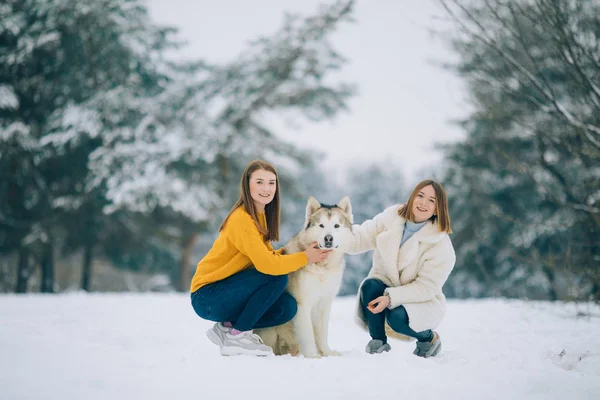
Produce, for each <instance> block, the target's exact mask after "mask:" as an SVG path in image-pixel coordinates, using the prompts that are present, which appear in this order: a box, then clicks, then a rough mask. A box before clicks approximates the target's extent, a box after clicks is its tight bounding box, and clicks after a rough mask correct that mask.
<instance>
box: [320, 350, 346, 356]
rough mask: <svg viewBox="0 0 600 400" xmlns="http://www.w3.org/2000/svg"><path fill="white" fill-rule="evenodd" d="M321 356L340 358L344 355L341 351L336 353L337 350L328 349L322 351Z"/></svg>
mask: <svg viewBox="0 0 600 400" xmlns="http://www.w3.org/2000/svg"><path fill="white" fill-rule="evenodd" d="M321 355H322V356H323V357H339V356H341V355H342V353H340V352H339V351H336V350H331V349H327V350H322V351H321Z"/></svg>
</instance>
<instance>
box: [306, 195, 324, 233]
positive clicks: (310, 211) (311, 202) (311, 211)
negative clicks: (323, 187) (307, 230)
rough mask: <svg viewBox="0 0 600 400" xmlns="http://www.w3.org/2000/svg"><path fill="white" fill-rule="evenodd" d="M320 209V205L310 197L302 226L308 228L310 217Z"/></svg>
mask: <svg viewBox="0 0 600 400" xmlns="http://www.w3.org/2000/svg"><path fill="white" fill-rule="evenodd" d="M319 207H321V203H319V201H318V200H317V199H315V198H314V197H312V196H310V197H309V198H308V201H307V202H306V218H305V219H304V226H308V223H309V221H310V217H311V215H313V214H314V213H315V211H317V209H318V208H319Z"/></svg>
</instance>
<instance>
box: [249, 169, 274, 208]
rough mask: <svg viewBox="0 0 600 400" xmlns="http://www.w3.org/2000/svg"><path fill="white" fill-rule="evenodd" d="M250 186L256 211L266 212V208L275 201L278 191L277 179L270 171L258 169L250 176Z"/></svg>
mask: <svg viewBox="0 0 600 400" xmlns="http://www.w3.org/2000/svg"><path fill="white" fill-rule="evenodd" d="M249 184H250V196H251V197H252V201H254V205H255V206H256V211H258V212H264V211H265V206H266V205H267V204H269V203H270V202H271V201H273V197H274V196H275V192H276V191H277V177H276V176H275V174H274V173H272V172H270V171H267V170H264V169H258V170H256V171H254V172H253V173H252V174H251V175H250V182H249Z"/></svg>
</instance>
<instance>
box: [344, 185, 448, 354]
mask: <svg viewBox="0 0 600 400" xmlns="http://www.w3.org/2000/svg"><path fill="white" fill-rule="evenodd" d="M451 232H452V230H451V228H450V216H449V215H448V200H447V197H446V192H445V191H444V188H443V187H442V185H441V184H439V183H437V182H435V181H433V180H424V181H422V182H420V183H419V184H418V185H417V186H416V187H415V188H414V190H413V192H412V194H411V195H410V197H409V199H408V202H407V203H406V204H397V205H393V206H391V207H389V208H387V209H385V210H384V211H383V212H381V213H380V214H378V215H376V216H375V217H373V219H370V220H367V221H365V222H364V223H363V224H361V225H354V226H353V235H354V241H353V245H352V248H351V250H350V251H349V252H350V253H352V254H356V253H362V252H365V251H368V250H374V252H373V266H372V268H371V270H370V272H369V274H368V276H367V278H366V279H365V280H364V281H363V282H362V283H361V285H360V288H359V291H358V298H357V308H356V318H355V319H356V321H357V322H358V323H359V324H360V325H361V326H363V327H365V328H367V329H368V331H369V335H370V336H371V340H370V341H369V342H368V344H367V346H366V352H367V353H370V354H376V353H382V352H385V351H389V350H391V346H390V344H389V343H388V340H387V339H388V338H387V334H386V324H387V325H388V327H389V328H391V329H392V330H393V331H395V332H397V333H399V334H402V335H406V336H410V337H413V338H415V339H416V340H417V345H416V348H415V350H414V352H413V354H415V355H417V356H419V357H425V358H427V357H432V356H435V355H437V354H438V353H439V352H440V350H441V339H440V335H439V334H438V333H437V332H436V331H434V329H435V328H437V327H438V325H439V324H440V322H441V321H442V318H443V317H444V313H445V310H446V298H445V296H444V293H443V292H442V286H443V285H444V283H445V282H446V279H447V278H448V275H449V274H450V272H451V271H452V269H453V268H454V263H455V261H456V256H455V253H454V248H453V246H452V242H451V241H450V237H449V236H448V234H449V233H451ZM389 328H388V329H389Z"/></svg>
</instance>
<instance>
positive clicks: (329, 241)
mask: <svg viewBox="0 0 600 400" xmlns="http://www.w3.org/2000/svg"><path fill="white" fill-rule="evenodd" d="M331 246H333V236H331V235H325V247H327V248H329V247H331Z"/></svg>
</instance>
